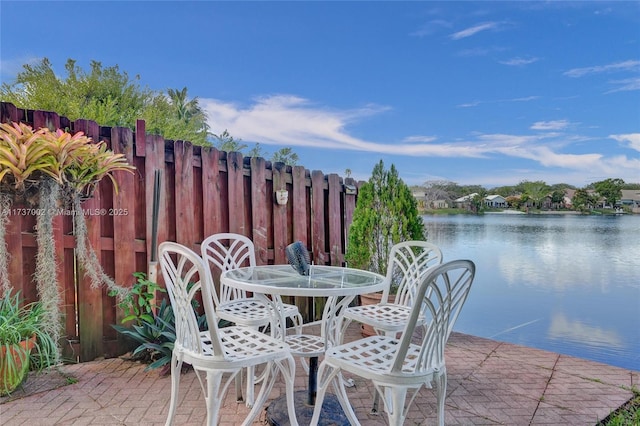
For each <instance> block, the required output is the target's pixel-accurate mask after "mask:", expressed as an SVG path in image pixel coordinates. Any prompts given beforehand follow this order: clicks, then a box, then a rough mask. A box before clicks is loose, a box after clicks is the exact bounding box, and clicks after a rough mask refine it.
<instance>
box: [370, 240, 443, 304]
mask: <svg viewBox="0 0 640 426" xmlns="http://www.w3.org/2000/svg"><path fill="white" fill-rule="evenodd" d="M440 263H442V251H441V250H440V249H439V248H438V246H436V245H434V244H431V243H428V242H426V241H404V242H401V243H398V244H395V245H394V246H393V247H391V251H390V253H389V262H388V265H387V281H388V285H387V287H386V288H385V289H384V292H383V294H382V300H381V302H382V303H387V302H388V299H389V294H390V292H391V288H392V287H397V292H396V298H395V301H394V302H393V303H395V304H398V305H404V306H413V304H414V301H415V298H416V291H417V288H418V285H419V284H420V282H421V281H420V279H421V277H422V275H423V274H424V273H425V271H426V270H427V269H428V268H430V267H432V266H435V265H439V264H440Z"/></svg>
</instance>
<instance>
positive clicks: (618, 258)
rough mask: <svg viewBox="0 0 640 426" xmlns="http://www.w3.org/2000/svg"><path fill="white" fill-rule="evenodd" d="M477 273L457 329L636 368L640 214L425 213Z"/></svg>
mask: <svg viewBox="0 0 640 426" xmlns="http://www.w3.org/2000/svg"><path fill="white" fill-rule="evenodd" d="M424 221H425V226H426V228H427V232H428V238H429V241H430V242H432V243H434V244H437V245H439V246H440V247H441V249H442V250H443V254H444V257H445V260H452V259H456V258H468V259H471V260H473V261H474V262H475V263H476V265H477V272H476V280H475V283H474V287H473V289H472V292H471V294H470V298H469V301H468V302H467V306H466V307H465V310H464V311H463V315H462V316H461V318H460V321H459V324H460V325H459V330H460V331H463V332H468V333H470V334H475V335H479V336H483V337H492V336H497V337H495V338H497V339H498V340H505V341H509V342H513V343H521V344H525V345H528V346H533V347H538V348H542V349H549V350H553V351H555V352H561V353H567V354H569V355H575V356H580V357H583V358H589V359H595V360H598V361H603V362H607V363H609V364H612V365H618V366H621V367H626V368H632V369H635V370H640V355H639V354H640V331H639V327H638V325H637V322H638V313H639V312H640V244H638V235H640V216H637V215H636V216H622V217H620V216H617V217H603V216H599V217H596V216H529V215H484V216H446V217H440V216H425V217H424Z"/></svg>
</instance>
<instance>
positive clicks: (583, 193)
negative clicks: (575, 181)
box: [571, 189, 596, 211]
mask: <svg viewBox="0 0 640 426" xmlns="http://www.w3.org/2000/svg"><path fill="white" fill-rule="evenodd" d="M595 201H596V200H595V199H594V197H592V196H591V195H590V194H589V192H588V191H587V190H586V189H577V190H576V192H575V193H574V194H573V198H572V199H571V204H572V205H573V208H574V209H576V210H580V211H584V210H587V209H589V208H590V207H591V206H593V205H594V204H595Z"/></svg>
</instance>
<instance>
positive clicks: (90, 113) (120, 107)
mask: <svg viewBox="0 0 640 426" xmlns="http://www.w3.org/2000/svg"><path fill="white" fill-rule="evenodd" d="M65 70H66V77H64V78H62V77H58V76H56V74H55V72H54V71H53V67H52V65H51V62H50V61H49V60H48V59H47V58H44V59H42V60H41V61H40V62H39V63H37V64H34V65H31V64H25V65H23V70H22V71H21V72H20V73H18V75H17V77H16V79H15V81H14V82H12V83H10V84H9V83H3V84H2V87H0V98H1V99H2V100H3V101H5V102H11V103H13V104H14V105H16V106H17V107H20V108H28V109H39V110H47V111H55V112H57V113H58V114H60V115H63V116H66V117H67V118H69V119H71V120H75V119H78V118H86V119H89V120H94V121H96V122H97V123H99V124H100V125H103V126H122V127H129V128H131V129H133V128H134V127H135V124H136V120H137V119H144V120H146V124H147V131H148V132H150V133H157V134H160V135H162V136H163V137H165V138H166V139H182V140H188V141H190V142H193V143H195V144H198V145H208V144H209V143H208V142H207V130H208V126H207V124H206V116H205V115H204V114H203V113H202V110H201V109H200V107H199V106H198V103H197V98H194V99H192V100H187V90H186V88H184V89H183V90H182V91H177V90H176V91H171V89H170V93H169V94H168V95H166V94H164V93H161V92H157V91H152V90H150V89H148V88H142V87H141V86H140V76H138V75H136V76H135V77H133V78H130V77H129V75H128V74H127V73H126V72H123V71H120V69H119V67H118V66H117V65H115V66H111V67H103V66H102V63H101V62H98V61H91V64H90V69H89V71H86V70H84V69H82V68H81V67H79V66H78V65H77V64H76V61H75V60H73V59H69V60H67V62H66V64H65ZM172 94H173V95H174V96H173V97H172ZM180 102H182V104H180ZM198 111H199V112H200V114H198V113H197V112H198Z"/></svg>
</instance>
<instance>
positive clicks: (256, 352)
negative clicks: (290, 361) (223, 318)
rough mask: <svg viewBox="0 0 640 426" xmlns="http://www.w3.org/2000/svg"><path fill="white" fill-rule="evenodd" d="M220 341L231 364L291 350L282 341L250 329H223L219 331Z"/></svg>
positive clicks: (236, 327)
mask: <svg viewBox="0 0 640 426" xmlns="http://www.w3.org/2000/svg"><path fill="white" fill-rule="evenodd" d="M219 333H220V340H221V341H222V345H223V347H224V353H225V356H226V357H227V360H228V361H230V362H231V363H233V362H241V361H242V360H244V359H252V360H255V359H256V358H259V357H261V356H264V357H267V358H269V355H276V354H281V353H282V352H287V351H288V350H289V347H288V345H287V344H286V343H285V342H283V341H282V340H279V339H275V338H273V337H271V336H269V335H267V334H264V333H261V332H259V331H257V330H254V329H252V328H250V327H239V326H232V327H223V328H221V329H220V330H219Z"/></svg>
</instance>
